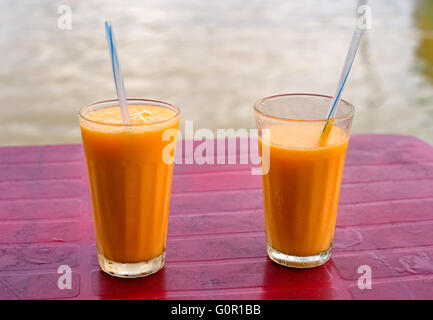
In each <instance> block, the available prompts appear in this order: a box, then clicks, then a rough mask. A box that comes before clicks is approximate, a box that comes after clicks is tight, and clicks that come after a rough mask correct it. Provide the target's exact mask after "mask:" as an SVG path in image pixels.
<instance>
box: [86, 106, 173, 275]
mask: <svg viewBox="0 0 433 320" xmlns="http://www.w3.org/2000/svg"><path fill="white" fill-rule="evenodd" d="M138 103H139V102H138ZM129 114H130V118H131V125H123V124H122V118H121V112H120V108H119V107H118V106H111V107H106V108H102V109H98V110H95V111H93V112H89V113H87V114H86V115H84V116H83V117H82V119H81V133H82V139H83V145H84V151H85V154H86V160H87V167H88V173H89V181H90V190H91V198H92V204H93V213H94V222H95V229H96V243H97V250H98V258H99V262H100V264H101V267H102V269H103V270H104V271H107V270H106V269H107V268H108V269H109V268H112V269H110V270H108V272H110V273H112V274H115V275H118V276H138V275H140V274H141V275H145V274H146V273H147V274H149V273H153V272H155V271H157V270H153V269H152V266H151V267H149V266H148V265H147V266H146V263H149V261H152V260H153V259H159V260H161V261H160V262H159V267H162V265H163V263H164V256H165V248H166V238H167V222H168V213H169V202H170V190H171V182H172V174H173V163H166V161H164V159H163V156H162V155H163V151H164V148H165V147H166V146H167V144H168V143H172V144H173V145H174V144H175V142H176V137H174V138H173V139H174V141H171V142H165V141H163V133H164V131H165V130H167V129H173V130H177V128H178V125H179V116H178V112H177V111H176V110H175V109H172V108H168V107H164V106H161V105H144V104H142V105H140V104H130V105H129ZM172 153H174V147H173V150H172ZM107 261H108V262H107ZM140 263H141V264H143V266H144V268H145V269H146V268H148V269H149V268H150V271H151V272H147V271H146V270H144V271H143V270H141V271H140V266H141V265H140ZM116 264H118V265H117V266H116ZM127 264H137V265H135V269H134V270H135V271H134V270H133V271H131V270H132V269H129V271H130V274H128V269H126V270H122V268H123V267H124V266H127ZM113 265H115V267H116V268H117V269H116V268H115V267H113ZM148 271H149V270H148ZM117 272H119V273H120V274H116V273H117ZM122 272H123V273H122ZM135 272H137V274H135ZM140 272H141V273H140Z"/></svg>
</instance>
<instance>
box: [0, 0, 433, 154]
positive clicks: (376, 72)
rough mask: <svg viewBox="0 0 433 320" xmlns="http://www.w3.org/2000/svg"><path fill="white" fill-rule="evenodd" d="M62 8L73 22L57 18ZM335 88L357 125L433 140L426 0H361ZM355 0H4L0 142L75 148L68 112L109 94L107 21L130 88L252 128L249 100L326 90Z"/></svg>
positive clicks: (136, 94)
mask: <svg viewBox="0 0 433 320" xmlns="http://www.w3.org/2000/svg"><path fill="white" fill-rule="evenodd" d="M61 4H67V5H70V7H71V9H72V29H71V30H61V29H59V28H58V27H57V19H58V17H59V14H58V13H57V10H58V7H59V5H61ZM369 5H370V6H371V8H372V13H373V20H372V22H373V24H372V30H370V31H368V33H367V34H366V36H365V38H364V39H363V42H362V45H361V48H360V51H359V53H358V56H357V58H356V61H355V64H354V66H353V68H352V71H351V76H350V79H349V81H348V84H347V86H346V89H345V91H344V93H343V98H345V99H347V100H348V101H350V102H352V103H353V104H354V105H355V107H356V115H355V118H354V124H353V132H354V133H400V134H407V135H413V136H416V137H419V138H421V139H423V140H425V141H428V142H429V143H430V144H433V1H432V0H370V1H369ZM355 6H356V1H354V0H353V1H349V0H303V1H287V0H266V1H265V0H261V1H258V0H249V1H244V0H219V1H210V0H149V1H139V0H137V1H131V0H129V1H112V0H110V1H107V0H105V1H102V0H101V1H98V0H91V1H89V0H87V1H84V0H82V1H52V0H45V1H43V0H40V1H31V0H20V1H16V0H2V1H1V2H0V25H1V26H2V28H0V57H1V63H0V107H1V114H0V119H1V120H2V121H1V126H0V145H3V146H5V145H29V144H60V143H79V142H80V131H79V126H78V118H77V112H78V110H79V109H80V108H81V107H82V106H84V105H87V104H89V103H92V102H94V101H98V100H106V99H111V98H115V90H114V84H113V79H112V73H111V69H110V68H111V65H110V62H109V57H108V51H107V44H106V38H105V33H104V28H103V22H104V20H106V19H107V20H111V21H112V23H113V26H114V30H115V34H116V39H117V46H118V51H119V56H120V60H121V64H122V68H123V72H124V77H125V86H126V89H127V94H128V96H129V97H131V98H150V99H158V100H163V101H167V102H170V103H173V104H176V105H177V106H179V107H180V108H181V110H182V120H194V127H195V128H196V129H198V128H210V129H216V128H235V129H238V128H251V127H254V117H253V112H252V105H253V103H254V102H255V101H256V100H257V99H259V98H261V97H264V96H269V95H273V94H278V93H290V92H309V93H322V94H330V95H332V94H333V93H334V90H335V86H336V83H337V81H338V78H339V74H340V70H341V67H342V64H343V61H344V58H345V54H346V50H347V47H348V45H349V42H350V38H351V35H352V29H353V23H354V19H355Z"/></svg>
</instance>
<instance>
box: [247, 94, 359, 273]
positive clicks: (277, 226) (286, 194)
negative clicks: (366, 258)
mask: <svg viewBox="0 0 433 320" xmlns="http://www.w3.org/2000/svg"><path fill="white" fill-rule="evenodd" d="M331 99H332V97H329V96H323V95H316V94H285V95H277V96H272V97H267V98H264V99H261V100H259V101H257V102H256V104H255V105H254V110H255V117H256V123H257V128H258V131H259V139H258V143H259V150H260V152H261V154H262V166H263V167H266V168H267V170H266V171H264V174H263V176H262V180H263V199H264V214H265V230H266V243H267V252H268V256H269V258H270V259H272V260H273V261H275V262H276V263H279V264H282V265H285V266H288V267H295V268H309V267H315V266H319V265H321V264H323V263H325V262H326V261H328V260H329V258H330V256H331V250H332V241H333V237H334V230H335V222H336V217H337V208H338V197H339V194H340V185H341V179H342V175H343V166H344V159H345V155H346V149H347V145H348V141H349V135H350V128H351V124H352V118H353V113H354V107H353V106H352V105H351V104H350V103H348V102H346V101H344V100H341V102H340V107H339V109H338V113H337V114H336V117H335V118H334V119H332V120H330V121H327V120H326V116H327V113H328V110H329V105H330V103H331ZM325 125H326V129H325ZM265 133H266V134H265ZM265 148H266V149H265ZM264 150H267V152H268V155H269V156H268V157H264V156H263V154H264Z"/></svg>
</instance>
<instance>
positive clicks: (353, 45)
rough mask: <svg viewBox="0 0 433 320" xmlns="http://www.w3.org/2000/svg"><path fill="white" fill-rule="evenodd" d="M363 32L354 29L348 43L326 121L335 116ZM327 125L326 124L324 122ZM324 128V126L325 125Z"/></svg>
mask: <svg viewBox="0 0 433 320" xmlns="http://www.w3.org/2000/svg"><path fill="white" fill-rule="evenodd" d="M363 33H364V31H363V30H361V29H359V28H356V29H355V31H354V32H353V36H352V41H351V42H350V47H349V51H348V52H347V56H346V60H345V62H344V66H343V70H342V72H341V76H340V81H339V82H338V86H337V90H336V92H335V95H334V97H333V98H332V101H331V106H330V108H329V111H328V117H327V120H329V119H330V118H334V116H335V114H337V110H338V106H339V103H340V98H341V93H342V92H343V89H344V85H345V84H346V80H347V77H348V76H349V73H350V69H351V68H352V64H353V61H354V60H355V56H356V52H357V51H358V48H359V43H360V41H361V37H362V34H363ZM326 124H328V122H326ZM325 128H326V125H325Z"/></svg>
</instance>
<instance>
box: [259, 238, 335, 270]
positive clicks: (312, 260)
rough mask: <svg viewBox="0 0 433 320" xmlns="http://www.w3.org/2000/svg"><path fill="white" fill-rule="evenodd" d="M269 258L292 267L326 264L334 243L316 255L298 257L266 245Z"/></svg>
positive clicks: (311, 266) (310, 266)
mask: <svg viewBox="0 0 433 320" xmlns="http://www.w3.org/2000/svg"><path fill="white" fill-rule="evenodd" d="M266 247H267V251H268V256H269V258H270V259H271V260H272V261H274V262H276V263H278V264H281V265H283V266H286V267H291V268H313V267H318V266H320V265H322V264H324V263H325V262H326V261H328V260H329V258H331V252H332V243H331V246H330V247H329V249H328V250H326V251H323V252H321V253H319V254H317V255H315V256H307V257H298V256H290V255H288V254H284V253H282V252H279V251H277V250H275V249H273V248H272V247H271V246H269V245H266Z"/></svg>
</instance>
